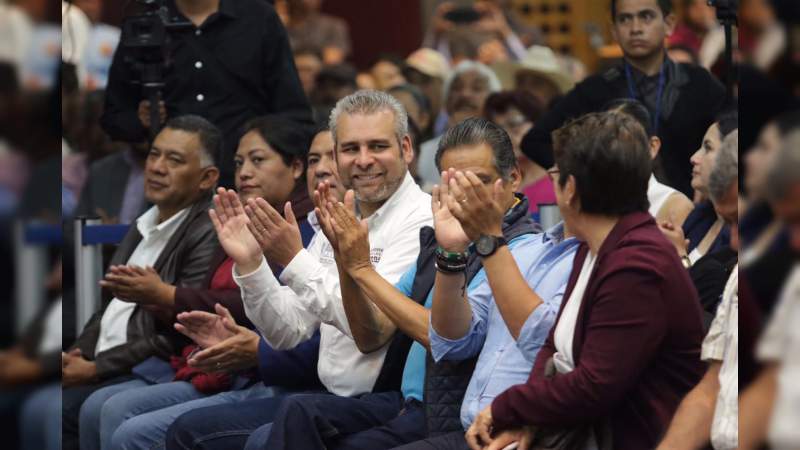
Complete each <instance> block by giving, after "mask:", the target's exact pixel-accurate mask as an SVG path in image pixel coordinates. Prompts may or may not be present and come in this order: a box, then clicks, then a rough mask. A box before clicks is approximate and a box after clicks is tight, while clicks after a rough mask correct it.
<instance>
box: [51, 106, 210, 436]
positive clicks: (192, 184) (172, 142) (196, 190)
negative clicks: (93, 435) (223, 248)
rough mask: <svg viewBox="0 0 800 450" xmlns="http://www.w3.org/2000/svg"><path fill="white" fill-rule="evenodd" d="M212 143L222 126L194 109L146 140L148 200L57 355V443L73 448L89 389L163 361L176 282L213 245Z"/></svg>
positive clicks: (202, 269)
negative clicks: (73, 336) (90, 312)
mask: <svg viewBox="0 0 800 450" xmlns="http://www.w3.org/2000/svg"><path fill="white" fill-rule="evenodd" d="M221 148H222V134H221V132H220V131H219V130H218V129H217V127H216V126H214V125H213V124H211V123H210V122H209V121H207V120H206V119H204V118H202V117H200V116H195V115H186V116H180V117H176V118H173V119H170V120H169V121H168V122H167V124H166V125H165V126H164V128H163V129H162V130H161V131H160V132H159V133H158V135H157V136H156V137H155V140H153V144H152V146H151V148H150V152H149V153H148V155H147V160H146V162H145V169H144V195H145V198H146V199H147V201H148V202H150V203H152V204H153V206H152V207H151V208H150V209H148V210H147V211H146V212H145V213H144V214H142V215H141V216H139V217H138V218H137V219H136V221H135V223H134V224H133V226H131V227H130V229H129V230H128V233H127V234H126V235H125V237H124V238H123V240H122V242H121V243H120V245H119V247H118V248H117V251H116V252H115V253H114V256H113V257H112V258H111V263H110V266H109V269H108V273H106V274H105V278H104V279H103V280H102V281H100V284H101V286H102V287H103V288H104V294H110V295H105V298H104V300H105V301H106V302H105V303H104V305H103V308H102V310H100V311H98V312H97V313H96V314H95V315H94V316H92V318H91V319H90V320H89V322H88V324H86V327H85V328H84V329H83V331H82V332H81V334H80V336H78V338H77V340H76V341H75V343H74V344H73V346H72V347H71V349H70V350H69V351H68V352H67V353H64V354H62V384H63V387H64V389H63V414H62V425H61V427H62V438H63V444H62V445H63V448H65V449H77V448H78V447H79V442H78V436H79V432H80V431H79V426H80V427H85V426H86V424H85V423H84V422H83V421H79V412H80V410H81V406H82V405H83V404H84V403H85V400H86V399H87V398H88V397H89V396H90V395H91V394H92V393H93V392H95V391H97V390H99V389H100V388H103V387H105V386H110V385H112V384H117V383H120V382H123V381H128V379H129V378H130V374H131V369H132V368H134V366H137V365H139V364H140V363H142V362H143V361H146V360H149V359H150V358H151V357H158V358H159V359H160V360H161V361H160V363H158V362H157V361H156V360H155V358H154V359H153V360H152V361H148V364H146V365H145V366H144V368H143V367H137V370H136V373H137V375H141V376H142V377H143V378H145V379H148V380H152V379H156V378H157V376H156V375H154V373H153V372H157V371H158V370H155V369H153V368H155V367H157V368H161V367H166V368H167V369H168V368H169V365H168V362H167V361H168V360H169V357H170V356H171V355H172V353H173V352H174V348H175V346H176V345H177V344H178V343H179V342H180V340H179V338H178V335H177V334H176V333H173V332H172V330H170V329H165V327H164V326H163V325H162V323H161V322H163V321H169V320H172V318H173V317H174V303H175V289H176V286H183V287H190V288H191V287H200V286H202V284H203V280H204V279H205V276H206V272H207V271H208V265H209V264H210V263H211V259H212V257H213V254H214V252H215V250H216V249H217V245H218V244H217V240H216V238H215V236H214V229H213V226H212V224H211V221H210V220H209V218H208V212H207V211H208V208H209V207H210V203H211V201H210V200H211V190H212V189H213V188H214V186H216V184H217V180H218V178H219V170H218V169H217V167H216V166H215V165H214V156H213V155H215V154H216V153H217V152H218V151H220V149H221ZM156 279H157V280H158V282H155V281H154V280H156ZM152 286H156V287H155V288H151V287H152ZM149 363H152V364H149ZM151 369H152V370H151Z"/></svg>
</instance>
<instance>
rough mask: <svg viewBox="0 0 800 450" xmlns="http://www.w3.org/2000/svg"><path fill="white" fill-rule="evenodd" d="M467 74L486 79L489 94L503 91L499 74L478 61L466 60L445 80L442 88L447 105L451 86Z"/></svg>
mask: <svg viewBox="0 0 800 450" xmlns="http://www.w3.org/2000/svg"><path fill="white" fill-rule="evenodd" d="M467 72H478V73H479V74H481V76H483V77H484V78H486V82H487V83H488V84H489V92H500V91H501V90H502V89H503V85H502V84H500V79H499V78H497V74H495V73H494V71H493V70H492V69H490V68H489V66H487V65H486V64H483V63H479V62H477V61H472V60H469V59H465V60H464V61H461V62H460V63H458V65H457V66H455V67H454V68H453V70H452V71H450V74H449V75H448V76H447V78H445V80H444V85H443V86H442V89H443V90H444V95H443V96H442V99H444V103H445V104H446V103H447V98H448V97H449V96H450V86H451V85H452V84H453V81H455V80H456V78H458V77H460V76H461V75H463V74H465V73H467ZM434 113H438V111H434Z"/></svg>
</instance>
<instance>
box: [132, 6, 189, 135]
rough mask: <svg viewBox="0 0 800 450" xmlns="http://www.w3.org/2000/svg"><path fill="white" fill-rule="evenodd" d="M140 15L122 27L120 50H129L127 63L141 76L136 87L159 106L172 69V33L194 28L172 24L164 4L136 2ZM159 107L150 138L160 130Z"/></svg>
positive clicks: (152, 111)
mask: <svg viewBox="0 0 800 450" xmlns="http://www.w3.org/2000/svg"><path fill="white" fill-rule="evenodd" d="M136 3H137V4H138V5H139V7H140V10H141V12H138V13H136V14H132V15H130V16H128V17H126V18H125V20H124V21H123V23H122V37H121V39H120V47H122V48H124V49H125V50H126V55H127V56H126V58H125V62H126V63H127V64H129V65H130V66H131V67H132V68H133V71H134V72H135V73H136V74H137V75H138V79H137V80H133V81H134V83H136V84H140V85H141V86H142V94H143V95H144V96H145V97H146V98H147V99H148V100H149V101H150V105H151V106H152V105H158V103H159V101H160V99H161V90H162V89H163V88H164V85H165V83H164V72H165V70H166V69H167V67H168V66H169V65H170V63H171V61H170V56H171V55H170V54H169V43H170V33H172V32H175V31H178V30H183V29H189V28H191V26H192V24H191V23H189V22H172V21H170V17H169V11H168V9H167V6H166V4H165V0H136ZM159 123H160V120H159V114H158V107H157V106H155V107H151V108H150V138H151V139H152V138H154V137H155V135H156V133H158V130H159Z"/></svg>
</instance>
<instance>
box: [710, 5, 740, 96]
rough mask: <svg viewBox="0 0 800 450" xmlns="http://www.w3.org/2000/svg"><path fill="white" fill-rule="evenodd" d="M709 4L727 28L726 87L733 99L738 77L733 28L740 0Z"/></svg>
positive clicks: (728, 94)
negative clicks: (734, 54)
mask: <svg viewBox="0 0 800 450" xmlns="http://www.w3.org/2000/svg"><path fill="white" fill-rule="evenodd" d="M708 4H709V6H713V7H714V8H716V10H717V19H718V20H719V23H720V24H722V26H723V28H724V29H725V71H726V74H725V75H726V76H725V87H726V91H727V96H728V101H732V100H733V85H734V83H735V82H736V81H735V80H736V79H737V78H738V77H737V76H736V71H737V69H736V67H735V66H734V63H733V30H732V28H733V27H734V26H735V25H736V24H737V13H738V10H739V0H708Z"/></svg>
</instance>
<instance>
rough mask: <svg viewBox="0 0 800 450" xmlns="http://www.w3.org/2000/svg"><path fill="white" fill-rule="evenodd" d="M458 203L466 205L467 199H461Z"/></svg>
mask: <svg viewBox="0 0 800 450" xmlns="http://www.w3.org/2000/svg"><path fill="white" fill-rule="evenodd" d="M458 203H467V199H465V198H462V199H461V200H459V201H458Z"/></svg>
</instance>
